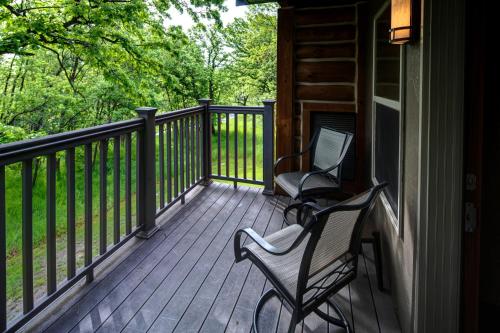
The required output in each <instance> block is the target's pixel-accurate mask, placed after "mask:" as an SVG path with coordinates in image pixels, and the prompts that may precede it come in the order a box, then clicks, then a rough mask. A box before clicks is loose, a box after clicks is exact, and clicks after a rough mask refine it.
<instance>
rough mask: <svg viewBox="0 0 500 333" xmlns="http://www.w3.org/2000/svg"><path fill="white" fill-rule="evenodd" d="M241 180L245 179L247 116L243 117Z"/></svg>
mask: <svg viewBox="0 0 500 333" xmlns="http://www.w3.org/2000/svg"><path fill="white" fill-rule="evenodd" d="M243 178H245V179H247V114H246V113H245V114H244V115H243Z"/></svg>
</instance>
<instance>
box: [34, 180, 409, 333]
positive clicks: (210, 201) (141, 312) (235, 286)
mask: <svg viewBox="0 0 500 333" xmlns="http://www.w3.org/2000/svg"><path fill="white" fill-rule="evenodd" d="M288 202H289V199H287V198H284V197H269V196H264V195H262V191H261V190H259V189H258V188H252V187H244V186H241V187H238V188H237V189H233V188H232V186H229V185H227V184H213V185H211V186H208V187H206V188H204V189H202V190H200V191H199V193H198V194H197V195H196V196H192V197H191V198H189V199H188V200H187V201H186V204H185V205H183V206H181V208H180V209H179V210H178V211H177V212H175V213H173V214H172V216H171V217H170V219H169V220H168V221H167V222H166V223H165V224H164V225H163V226H162V227H161V228H160V232H158V233H157V234H156V235H155V236H154V237H153V238H152V239H150V240H148V241H143V242H142V243H139V244H138V245H137V246H136V247H135V248H134V249H133V250H131V251H132V252H131V253H128V256H127V257H126V258H119V260H121V261H117V266H116V268H113V269H112V270H110V271H109V272H108V271H106V272H103V275H102V276H101V275H99V274H97V275H96V280H95V282H94V283H91V284H89V285H84V286H83V287H80V288H81V290H79V292H78V295H79V296H78V297H77V298H75V299H72V300H68V301H67V302H65V303H63V304H62V305H60V306H58V307H57V308H56V309H52V310H51V311H52V312H50V313H47V314H45V316H42V318H43V322H42V323H41V324H40V325H32V326H31V327H30V328H29V329H28V331H33V332H129V333H138V332H231V333H232V332H243V333H248V332H250V331H251V325H252V314H253V309H254V307H255V304H256V303H257V301H258V299H259V297H260V295H261V294H262V293H263V292H264V291H266V290H267V289H269V288H270V284H269V282H267V281H266V278H265V277H264V275H263V274H262V273H261V272H260V271H259V270H258V269H257V267H256V266H255V265H252V264H251V263H250V262H249V261H244V262H242V263H238V264H236V263H235V262H234V251H233V237H234V233H235V231H236V230H237V229H239V228H244V227H252V228H253V229H255V230H256V231H257V232H258V233H259V234H264V235H268V234H270V233H272V232H274V231H277V230H279V229H280V228H282V227H283V221H282V211H283V207H284V206H285V205H286V204H287V203H288ZM243 241H247V240H246V239H244V240H243ZM364 252H365V255H366V260H365V259H364V258H363V257H360V260H359V274H358V278H357V279H356V280H355V281H354V282H352V283H351V285H350V286H349V287H346V288H344V289H343V290H341V291H340V293H339V294H338V295H336V296H334V299H335V301H336V302H337V303H338V304H339V305H340V307H341V308H342V309H343V310H344V312H345V313H346V315H347V316H348V317H349V320H351V318H354V326H355V328H356V332H379V329H378V326H379V325H380V327H381V329H380V332H391V333H392V332H400V329H399V325H398V323H397V319H396V316H395V313H394V308H393V306H392V303H391V299H390V295H389V294H387V293H382V292H380V291H378V289H377V288H376V280H375V270H374V267H373V253H372V252H371V249H370V248H366V246H365V251H364ZM115 260H118V259H115ZM365 263H366V264H365ZM351 301H352V309H353V312H352V317H351ZM323 309H324V310H325V311H326V310H327V307H326V305H324V306H323ZM329 310H330V309H329ZM330 314H331V311H330ZM289 320H290V313H289V312H288V309H287V308H286V307H284V306H282V305H281V304H280V303H279V302H278V301H277V300H274V301H273V302H271V303H270V304H269V305H268V306H266V307H265V308H264V309H263V312H262V316H261V318H260V321H259V322H260V324H261V327H262V328H263V329H262V332H286V331H287V329H288V322H289ZM296 332H297V333H299V332H303V333H312V332H317V333H319V332H331V333H337V332H343V330H341V329H339V328H337V327H334V326H332V325H327V323H325V322H324V321H323V320H321V319H320V318H319V317H318V316H316V315H315V314H312V315H310V316H309V317H308V318H306V320H305V321H304V323H300V325H297V328H296Z"/></svg>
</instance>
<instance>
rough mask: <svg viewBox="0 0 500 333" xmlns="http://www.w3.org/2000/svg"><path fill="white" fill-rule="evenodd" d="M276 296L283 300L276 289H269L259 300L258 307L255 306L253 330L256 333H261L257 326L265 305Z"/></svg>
mask: <svg viewBox="0 0 500 333" xmlns="http://www.w3.org/2000/svg"><path fill="white" fill-rule="evenodd" d="M273 296H276V297H278V298H279V299H280V301H281V298H280V296H279V294H278V292H276V290H274V289H269V290H268V291H266V292H265V293H264V295H262V297H261V298H260V299H259V302H257V305H256V306H255V310H254V311H253V323H252V329H253V331H254V332H255V333H259V326H258V325H257V320H258V319H259V313H260V311H261V310H262V308H263V307H264V305H265V304H266V303H267V302H268V301H269V300H270V299H271V298H272V297H273Z"/></svg>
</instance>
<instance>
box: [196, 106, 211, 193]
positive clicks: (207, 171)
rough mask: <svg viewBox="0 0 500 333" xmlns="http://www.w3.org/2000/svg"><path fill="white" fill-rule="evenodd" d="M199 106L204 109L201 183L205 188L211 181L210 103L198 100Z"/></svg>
mask: <svg viewBox="0 0 500 333" xmlns="http://www.w3.org/2000/svg"><path fill="white" fill-rule="evenodd" d="M198 102H199V103H200V105H202V106H204V107H205V110H204V112H203V135H202V138H203V161H202V166H203V167H202V172H203V182H202V184H203V185H205V186H208V185H210V183H212V181H211V180H210V175H211V174H212V122H211V121H210V103H211V102H212V100H211V99H209V98H202V99H199V100H198Z"/></svg>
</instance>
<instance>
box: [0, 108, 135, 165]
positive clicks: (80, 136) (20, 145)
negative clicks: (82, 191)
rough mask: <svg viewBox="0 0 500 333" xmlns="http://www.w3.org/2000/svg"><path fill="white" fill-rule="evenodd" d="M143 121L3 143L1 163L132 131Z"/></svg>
mask: <svg viewBox="0 0 500 333" xmlns="http://www.w3.org/2000/svg"><path fill="white" fill-rule="evenodd" d="M143 123H144V120H143V119H140V118H137V119H131V120H124V121H118V122H114V123H109V124H104V125H99V126H94V127H88V128H83V129H78V130H74V131H69V132H63V133H58V134H52V135H47V136H43V137H39V138H34V139H29V140H23V141H16V142H12V143H7V144H2V145H0V165H7V164H12V163H16V162H20V161H23V160H26V159H30V158H35V157H38V156H43V155H48V154H51V153H54V152H58V151H62V150H65V149H67V148H71V147H76V146H81V145H84V144H86V143H89V142H92V141H97V140H100V139H105V138H112V137H114V136H117V135H122V134H126V133H131V132H134V131H136V130H138V129H140V128H142V126H143Z"/></svg>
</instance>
